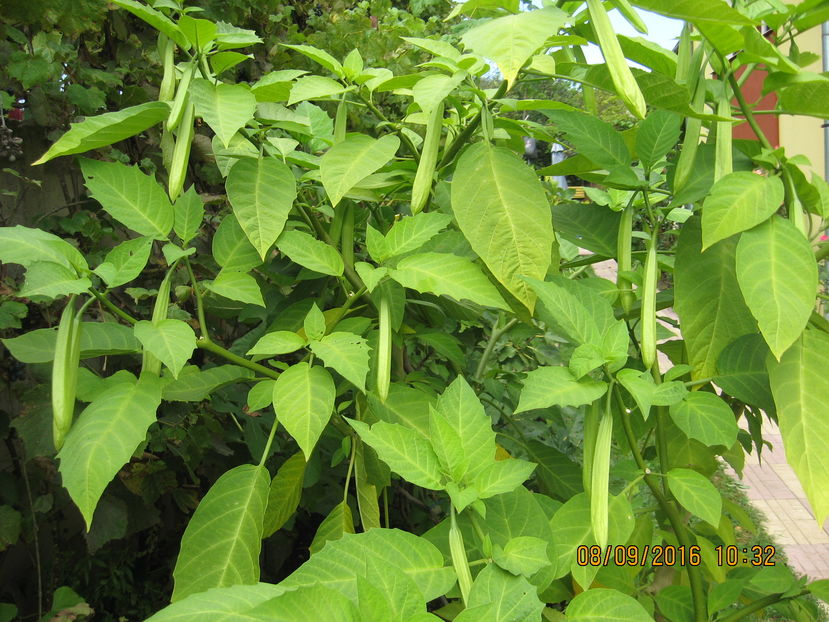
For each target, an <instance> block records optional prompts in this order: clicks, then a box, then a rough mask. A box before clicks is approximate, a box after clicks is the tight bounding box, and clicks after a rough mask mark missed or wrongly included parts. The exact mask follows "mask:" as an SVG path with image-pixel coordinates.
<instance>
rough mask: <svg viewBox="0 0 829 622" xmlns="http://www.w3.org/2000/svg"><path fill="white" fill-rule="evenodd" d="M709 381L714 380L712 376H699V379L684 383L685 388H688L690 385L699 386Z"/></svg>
mask: <svg viewBox="0 0 829 622" xmlns="http://www.w3.org/2000/svg"><path fill="white" fill-rule="evenodd" d="M709 382H714V379H713V378H700V379H699V380H692V381H690V382H686V383H685V388H686V389H690V388H691V387H699V386H702V385H704V384H708V383H709Z"/></svg>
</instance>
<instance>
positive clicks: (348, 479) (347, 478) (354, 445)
mask: <svg viewBox="0 0 829 622" xmlns="http://www.w3.org/2000/svg"><path fill="white" fill-rule="evenodd" d="M356 450H357V439H356V438H354V437H352V438H351V456H350V458H349V460H348V472H347V473H346V474H345V486H343V503H345V502H346V501H348V485H349V484H350V483H351V472H352V471H353V470H354V457H355V456H356Z"/></svg>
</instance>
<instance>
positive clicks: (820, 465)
mask: <svg viewBox="0 0 829 622" xmlns="http://www.w3.org/2000/svg"><path fill="white" fill-rule="evenodd" d="M827 369H829V335H826V333H822V332H820V331H817V330H806V331H805V332H804V333H803V336H802V337H801V338H800V339H799V340H798V341H796V342H795V343H794V345H793V346H792V347H791V348H789V350H787V351H786V353H785V354H784V355H783V357H782V358H781V359H780V362H779V363H774V362H772V363H771V364H770V367H769V379H770V380H771V390H772V393H773V394H774V403H775V404H776V405H777V419H778V422H779V423H780V433H781V434H782V436H783V445H784V447H785V448H786V458H787V461H788V463H789V464H790V465H792V468H793V469H794V471H795V473H797V477H798V479H800V483H801V484H802V485H803V489H804V490H805V491H806V496H807V497H808V498H809V503H810V504H811V506H812V510H813V512H814V515H815V518H816V519H817V522H818V524H819V525H822V524H823V523H824V522H825V521H826V518H827V516H829V477H828V476H827V474H829V418H827V417H826V408H825V405H824V403H823V399H822V396H825V395H829V375H827V373H826V370H827Z"/></svg>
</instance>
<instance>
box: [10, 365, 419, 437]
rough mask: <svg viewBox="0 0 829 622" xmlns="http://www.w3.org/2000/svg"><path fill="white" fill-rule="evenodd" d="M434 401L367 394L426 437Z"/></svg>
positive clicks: (396, 389)
mask: <svg viewBox="0 0 829 622" xmlns="http://www.w3.org/2000/svg"><path fill="white" fill-rule="evenodd" d="M24 362H25V361H24ZM434 403H435V400H434V398H433V397H432V396H431V395H430V394H428V393H426V392H425V391H420V390H418V389H414V388H412V387H409V386H406V385H402V384H398V383H395V382H392V383H391V385H390V386H389V395H388V397H387V398H386V401H385V402H381V401H380V398H378V397H377V396H376V395H375V394H374V393H369V394H368V406H369V412H370V413H371V414H372V415H373V416H374V417H375V418H376V419H379V420H380V421H385V422H387V423H399V424H401V425H405V426H406V427H408V428H411V429H412V430H414V431H416V432H418V433H419V434H420V435H421V436H423V437H424V438H427V439H428V438H429V406H430V405H433V404H434ZM370 421H373V420H370Z"/></svg>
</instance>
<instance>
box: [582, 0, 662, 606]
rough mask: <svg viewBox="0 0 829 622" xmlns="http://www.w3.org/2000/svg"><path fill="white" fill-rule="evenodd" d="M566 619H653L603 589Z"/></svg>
mask: <svg viewBox="0 0 829 622" xmlns="http://www.w3.org/2000/svg"><path fill="white" fill-rule="evenodd" d="M637 4H638V2H637ZM567 619H568V620H573V621H574V622H653V617H652V616H651V615H650V614H649V613H648V612H647V610H646V609H645V608H644V607H643V606H642V605H641V604H640V603H639V601H637V600H636V599H635V598H632V597H630V596H628V595H627V594H623V593H622V592H619V591H618V590H611V589H607V588H603V587H602V588H593V589H590V590H587V591H585V592H582V593H581V594H579V595H578V596H576V597H575V598H574V599H573V600H571V601H570V604H569V605H567Z"/></svg>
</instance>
